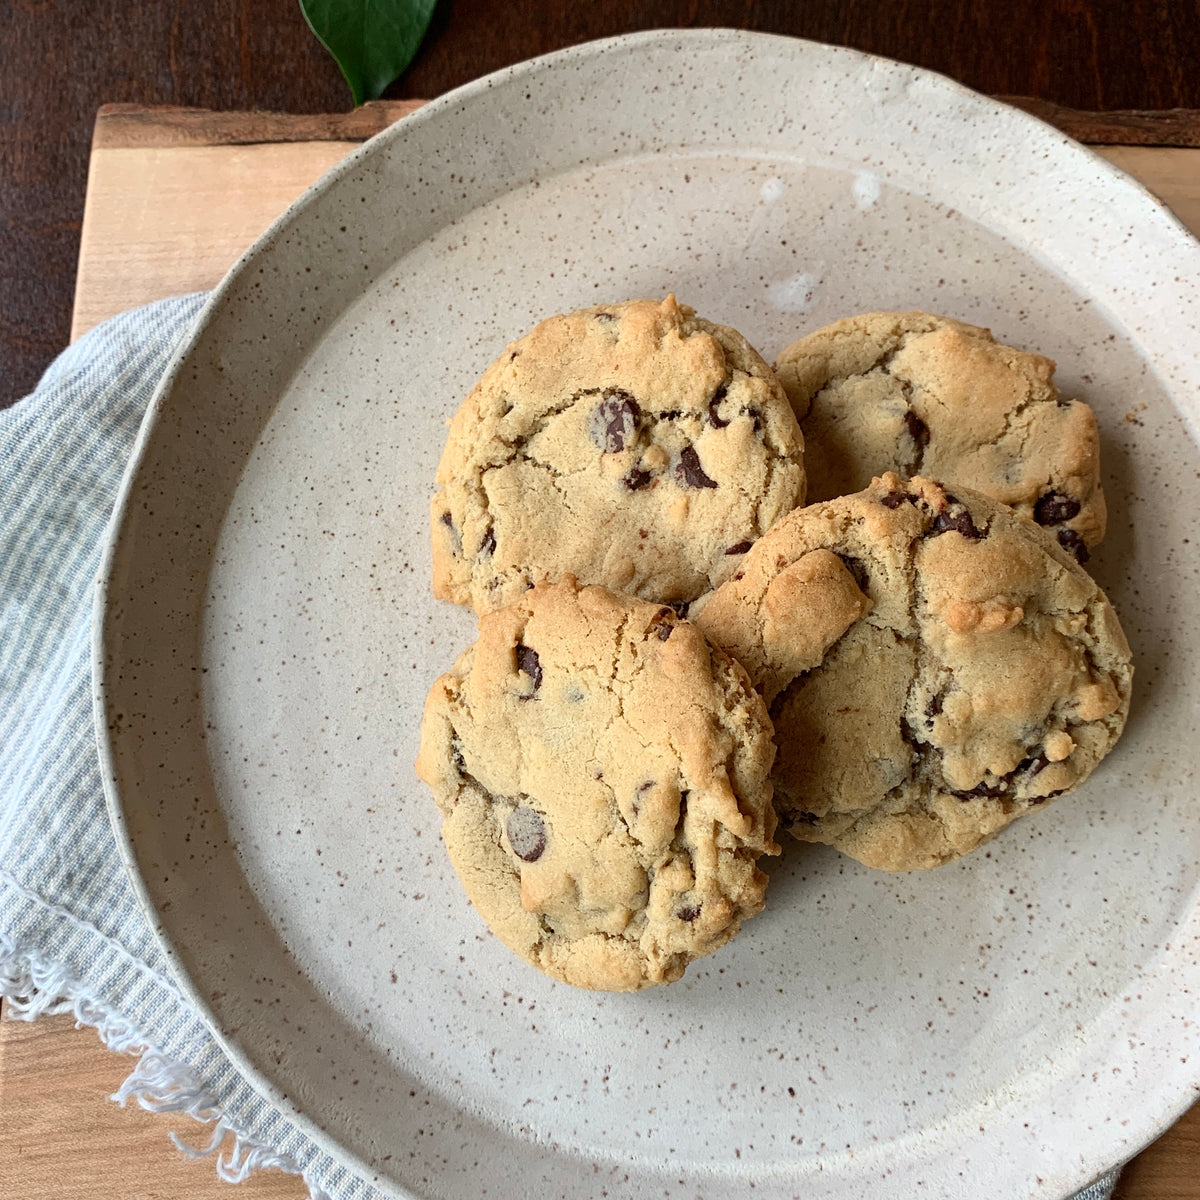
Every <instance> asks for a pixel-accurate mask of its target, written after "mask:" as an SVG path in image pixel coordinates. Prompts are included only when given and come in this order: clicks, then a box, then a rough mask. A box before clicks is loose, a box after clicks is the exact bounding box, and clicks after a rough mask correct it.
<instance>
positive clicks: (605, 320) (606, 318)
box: [596, 312, 617, 325]
mask: <svg viewBox="0 0 1200 1200" xmlns="http://www.w3.org/2000/svg"><path fill="white" fill-rule="evenodd" d="M616 319H617V314H616V313H610V312H598V313H597V314H596V320H597V321H599V322H600V324H601V325H611V324H612V323H613V322H614V321H615V320H616Z"/></svg>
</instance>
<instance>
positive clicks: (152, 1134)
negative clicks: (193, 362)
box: [0, 104, 1200, 1200]
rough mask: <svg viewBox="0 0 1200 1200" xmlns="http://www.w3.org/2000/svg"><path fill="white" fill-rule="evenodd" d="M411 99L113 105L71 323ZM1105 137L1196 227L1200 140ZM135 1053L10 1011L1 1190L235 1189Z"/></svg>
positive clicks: (186, 269)
mask: <svg viewBox="0 0 1200 1200" xmlns="http://www.w3.org/2000/svg"><path fill="white" fill-rule="evenodd" d="M411 107H412V105H411V104H402V105H386V104H385V105H380V106H374V107H373V108H371V109H369V110H368V111H367V112H365V113H362V112H360V113H359V114H356V115H355V116H354V117H353V123H347V122H346V120H345V119H344V118H342V117H328V116H317V117H313V116H296V117H280V116H278V115H270V116H266V117H264V116H263V115H262V114H257V115H255V114H245V113H216V114H214V113H208V114H206V113H203V112H196V111H190V112H183V113H181V112H179V111H178V110H174V111H168V112H158V113H156V112H155V111H152V110H146V109H143V108H140V107H133V108H131V107H127V106H126V107H116V108H110V109H105V110H104V111H102V112H101V113H100V114H99V116H98V118H97V122H96V133H97V136H96V149H95V151H94V153H93V155H92V168H91V184H90V186H89V189H88V195H87V205H86V210H85V215H84V218H83V221H82V232H83V237H82V243H81V251H80V261H79V289H78V294H77V296H76V304H75V314H74V315H75V328H74V330H73V332H74V334H75V335H78V334H79V333H82V332H83V331H84V330H86V329H87V328H89V327H90V326H91V325H92V324H94V323H96V322H97V321H99V320H102V319H104V317H106V316H109V315H111V314H112V313H115V312H119V311H121V310H122V309H125V308H128V307H130V306H131V305H132V304H134V303H138V302H140V301H143V300H149V299H154V298H156V297H157V296H160V295H165V294H169V293H173V292H180V291H188V290H193V289H198V288H207V287H210V286H212V284H214V283H215V282H216V281H217V280H218V279H219V278H220V276H221V275H222V274H223V273H224V271H225V270H226V268H227V267H228V266H229V265H230V264H231V263H232V262H233V260H234V259H235V258H236V257H237V255H238V254H239V253H240V252H241V251H242V250H243V249H245V248H246V247H247V246H248V245H249V244H250V243H251V242H252V241H253V240H254V238H255V237H256V236H257V235H258V233H260V232H261V230H262V229H263V228H264V227H265V226H266V225H267V224H268V223H269V222H270V221H271V220H272V219H273V218H274V217H275V216H276V215H277V214H278V212H279V211H281V210H282V208H283V207H284V206H286V204H287V203H289V202H290V201H291V200H292V199H293V198H294V197H295V196H296V195H298V194H299V193H300V192H301V191H303V189H304V188H305V187H307V186H308V185H309V183H311V182H312V181H313V180H314V179H316V178H317V177H318V176H319V175H320V174H321V173H322V172H323V171H324V170H325V169H326V168H327V167H328V166H330V165H331V164H332V163H333V162H335V161H337V159H338V158H339V157H341V156H342V155H343V154H345V153H347V152H348V151H349V150H350V149H352V148H353V146H354V145H355V144H357V140H359V139H361V137H364V136H368V135H369V134H370V133H373V132H375V127H376V126H378V125H379V124H380V123H381V122H384V123H386V122H387V121H390V120H393V119H397V118H398V117H399V116H402V115H403V114H404V113H405V112H407V111H409V109H410V108H411ZM1070 119H1072V120H1075V119H1077V115H1076V116H1072V117H1071V118H1070ZM1101 152H1102V153H1104V154H1105V155H1106V157H1108V158H1110V159H1111V160H1113V161H1114V162H1116V163H1117V164H1118V165H1120V166H1122V167H1123V168H1124V169H1126V170H1128V171H1130V172H1131V173H1133V174H1135V175H1136V176H1137V177H1138V178H1140V179H1141V180H1142V181H1143V182H1145V183H1146V184H1147V185H1148V186H1149V187H1150V188H1151V189H1152V190H1154V191H1155V192H1156V193H1157V194H1158V195H1159V196H1160V197H1161V198H1162V199H1164V200H1165V201H1166V202H1167V203H1169V204H1170V205H1171V206H1172V207H1173V208H1174V209H1175V211H1176V212H1177V213H1179V215H1180V216H1181V217H1182V218H1183V219H1184V220H1185V222H1186V223H1187V224H1189V226H1190V227H1191V228H1192V229H1193V230H1200V149H1155V148H1150V147H1146V146H1122V147H1106V148H1102V149H1101ZM132 1066H133V1060H132V1059H131V1058H129V1057H125V1056H121V1055H116V1054H111V1053H109V1052H108V1051H107V1050H105V1049H104V1047H103V1046H102V1045H101V1043H100V1041H99V1039H98V1038H97V1036H96V1034H95V1033H94V1032H93V1031H92V1030H89V1029H82V1030H80V1029H76V1028H75V1027H74V1023H73V1021H72V1019H71V1018H70V1017H48V1018H43V1019H41V1020H40V1021H37V1022H35V1023H33V1024H25V1023H23V1022H19V1021H13V1020H9V1019H0V1200H84V1197H87V1198H88V1200H92V1198H93V1197H103V1198H104V1200H176V1198H179V1197H187V1198H188V1200H221V1198H222V1197H225V1198H226V1200H228V1197H229V1196H230V1195H232V1193H230V1192H229V1191H228V1185H227V1184H225V1183H223V1182H221V1181H220V1180H219V1179H218V1177H217V1175H216V1172H215V1171H214V1169H213V1165H212V1160H211V1159H206V1160H201V1161H199V1162H193V1161H191V1160H190V1159H189V1158H187V1157H186V1156H185V1155H184V1154H183V1153H182V1152H181V1151H179V1150H177V1149H176V1148H175V1147H174V1146H173V1145H172V1144H171V1142H170V1141H169V1140H168V1134H169V1133H171V1132H177V1133H178V1134H179V1135H180V1137H181V1138H182V1140H183V1141H184V1142H186V1143H187V1144H189V1145H192V1146H199V1145H204V1144H205V1143H206V1142H207V1136H206V1131H205V1130H204V1129H203V1128H202V1127H200V1126H197V1125H195V1124H194V1123H193V1122H192V1121H191V1120H190V1119H188V1118H181V1117H172V1116H167V1115H162V1114H151V1113H148V1112H145V1111H143V1110H141V1109H139V1108H137V1107H136V1106H132V1105H131V1106H130V1107H128V1108H125V1109H122V1108H119V1107H117V1106H116V1105H115V1104H112V1103H111V1102H110V1101H109V1100H108V1098H107V1097H109V1096H110V1095H111V1094H112V1093H113V1092H114V1091H115V1090H116V1089H117V1087H119V1085H120V1083H121V1081H122V1080H123V1079H124V1078H125V1076H126V1075H127V1074H128V1072H129V1071H130V1070H131V1069H132ZM226 1148H228V1147H226ZM240 1186H241V1189H242V1190H241V1191H239V1192H238V1193H236V1195H237V1196H239V1197H244V1198H245V1200H302V1197H304V1196H305V1195H306V1189H305V1187H304V1185H303V1183H302V1181H300V1180H299V1179H297V1178H295V1177H294V1176H287V1175H284V1174H282V1173H280V1172H273V1171H268V1172H261V1173H258V1174H256V1175H254V1176H252V1177H251V1178H250V1179H249V1180H248V1181H247V1182H246V1183H244V1184H242V1185H240ZM580 1200H583V1198H582V1197H581V1198H580ZM864 1200H869V1197H864ZM1117 1200H1200V1107H1196V1108H1193V1109H1192V1110H1191V1111H1190V1112H1189V1113H1188V1114H1187V1115H1186V1116H1185V1117H1184V1118H1183V1119H1182V1120H1181V1121H1180V1122H1179V1123H1178V1124H1177V1125H1175V1126H1174V1128H1172V1129H1171V1130H1170V1131H1168V1133H1167V1134H1165V1135H1164V1136H1163V1137H1162V1138H1161V1139H1160V1140H1159V1141H1158V1142H1157V1143H1155V1145H1153V1146H1152V1147H1150V1148H1149V1149H1147V1150H1146V1151H1144V1152H1143V1153H1142V1154H1141V1155H1139V1156H1138V1157H1137V1158H1136V1159H1135V1160H1134V1161H1133V1162H1132V1163H1131V1164H1130V1165H1129V1166H1128V1167H1127V1168H1126V1170H1125V1171H1124V1173H1123V1175H1122V1179H1121V1183H1120V1186H1119V1188H1118V1191H1117Z"/></svg>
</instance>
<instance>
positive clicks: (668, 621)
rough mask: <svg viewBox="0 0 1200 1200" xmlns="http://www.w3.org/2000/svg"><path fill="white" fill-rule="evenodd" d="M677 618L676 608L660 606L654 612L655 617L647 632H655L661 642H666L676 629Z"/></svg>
mask: <svg viewBox="0 0 1200 1200" xmlns="http://www.w3.org/2000/svg"><path fill="white" fill-rule="evenodd" d="M676 620H677V618H676V616H675V611H674V609H670V608H660V609H659V610H658V612H657V613H655V614H654V619H653V620H652V621H651V622H650V624H649V625H648V626H647V628H646V632H647V633H652V634H654V636H655V637H657V638H658V640H659V641H660V642H665V641H666V640H667V638H669V637H670V636H671V633H672V632H673V630H674V629H675V622H676Z"/></svg>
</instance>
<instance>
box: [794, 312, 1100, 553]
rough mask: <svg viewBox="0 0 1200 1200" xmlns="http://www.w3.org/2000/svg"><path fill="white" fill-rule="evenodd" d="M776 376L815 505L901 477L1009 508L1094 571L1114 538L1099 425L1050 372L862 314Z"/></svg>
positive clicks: (1007, 353) (967, 338)
mask: <svg viewBox="0 0 1200 1200" xmlns="http://www.w3.org/2000/svg"><path fill="white" fill-rule="evenodd" d="M775 369H776V371H777V373H778V375H779V379H780V382H781V383H782V384H783V386H784V389H785V390H786V391H787V394H788V398H789V399H790V400H791V402H792V406H793V408H794V409H795V411H796V416H797V418H798V419H799V421H800V427H801V429H802V430H803V432H804V439H805V446H806V451H807V454H806V460H805V461H806V466H807V469H808V499H809V501H810V503H811V502H813V501H819V500H829V499H832V498H833V497H834V496H842V495H847V494H848V493H851V492H857V491H859V490H860V489H861V488H864V487H866V486H867V484H868V483H869V482H870V480H871V479H872V477H873V476H875V475H878V474H880V473H881V472H882V471H887V470H894V471H897V472H899V473H900V474H901V475H917V474H921V475H925V476H928V477H933V478H937V479H944V480H946V481H947V482H952V483H958V484H961V485H962V486H963V487H967V488H974V489H975V490H976V491H979V492H982V493H983V494H984V495H985V496H990V497H991V498H992V499H994V500H999V501H1001V502H1002V503H1004V504H1009V505H1012V507H1014V508H1015V509H1017V511H1018V512H1020V513H1022V514H1023V515H1024V516H1026V517H1029V518H1031V519H1032V520H1034V521H1036V522H1037V523H1038V524H1039V525H1042V526H1045V527H1046V528H1048V529H1050V530H1051V531H1052V532H1053V533H1054V535H1055V536H1056V537H1057V538H1058V541H1059V544H1060V545H1062V546H1063V547H1064V548H1065V549H1067V550H1069V551H1070V552H1071V553H1072V554H1074V555H1075V556H1076V558H1078V559H1079V561H1080V562H1086V561H1087V559H1088V547H1089V546H1094V545H1095V544H1096V543H1097V542H1099V541H1100V539H1101V538H1102V537H1103V536H1104V525H1105V507H1104V495H1103V492H1102V491H1101V489H1100V451H1099V444H1098V441H1097V436H1096V418H1095V414H1094V413H1093V412H1092V410H1091V408H1089V407H1088V405H1086V404H1084V403H1083V402H1082V401H1079V400H1066V399H1064V398H1063V397H1062V396H1060V395H1059V392H1058V389H1057V388H1056V387H1055V385H1054V383H1053V375H1054V363H1053V362H1051V361H1050V359H1048V358H1043V357H1042V356H1041V355H1038V354H1030V353H1027V352H1026V351H1023V350H1014V349H1013V348H1012V347H1011V346H1003V345H1001V344H1000V343H998V342H996V341H995V340H994V339H993V338H992V335H991V334H990V333H989V332H988V331H987V330H986V329H979V328H977V327H976V326H974V325H965V324H963V323H962V322H961V321H953V320H950V319H949V318H947V317H935V316H931V315H930V314H929V313H921V312H906V313H889V312H880V313H866V314H863V315H861V316H856V317H847V318H846V319H845V320H842V321H836V322H834V323H833V324H832V325H826V326H825V327H824V328H822V329H818V330H817V331H816V332H815V333H811V334H809V335H808V336H807V337H804V338H801V339H800V340H799V341H797V342H793V343H792V344H791V345H790V346H788V347H787V349H786V350H784V351H783V353H782V354H780V356H779V358H778V360H777V362H776V364H775Z"/></svg>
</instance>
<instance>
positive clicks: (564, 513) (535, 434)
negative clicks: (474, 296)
mask: <svg viewBox="0 0 1200 1200" xmlns="http://www.w3.org/2000/svg"><path fill="white" fill-rule="evenodd" d="M802 449H803V443H802V440H801V437H800V431H799V428H798V427H797V424H796V419H795V417H794V416H793V414H792V410H791V407H790V405H789V404H788V400H787V397H786V396H785V395H784V393H783V390H782V388H781V387H780V386H779V382H778V380H776V378H775V376H774V374H773V373H772V372H771V369H770V368H769V367H768V366H767V365H766V363H765V362H763V360H762V359H761V358H760V357H759V355H758V354H757V353H756V352H755V351H754V350H753V349H752V348H751V346H750V345H749V343H748V342H747V341H746V340H745V339H744V338H743V337H742V336H741V335H740V334H738V333H737V332H735V331H734V330H732V329H728V328H725V327H724V326H721V325H714V324H711V323H710V322H708V321H704V320H702V319H701V318H699V317H697V316H696V315H695V314H694V313H693V312H692V310H691V309H690V308H687V307H685V306H683V305H680V304H677V303H676V302H675V298H674V297H673V296H668V297H667V299H666V300H664V301H662V302H661V303H658V302H656V301H652V300H633V301H629V302H627V303H624V304H612V305H603V306H601V307H598V308H589V309H584V310H582V311H580V312H574V313H570V314H568V315H566V316H557V317H552V318H550V319H549V320H547V321H544V322H542V324H540V325H538V326H537V327H536V328H535V329H534V330H533V331H532V332H531V333H529V334H527V335H526V336H525V337H523V338H521V339H520V340H519V341H516V342H514V343H513V344H512V345H510V346H509V347H508V348H507V349H506V350H505V351H504V353H503V354H502V355H501V356H500V358H499V359H498V360H497V361H496V362H495V363H493V364H492V365H491V366H490V367H489V368H488V369H487V371H486V372H485V373H484V375H483V377H482V379H480V381H479V383H478V384H476V386H475V388H474V389H473V390H472V391H471V393H470V395H469V396H468V397H467V398H466V400H465V401H464V402H463V404H462V406H461V408H460V409H459V411H458V413H457V415H456V416H455V418H454V420H453V422H452V423H451V427H450V435H449V439H448V441H447V444H446V448H445V451H444V453H443V455H442V460H441V463H440V465H439V467H438V475H437V482H438V492H437V494H436V496H435V497H434V499H433V504H432V526H433V585H434V593H435V594H436V595H437V596H438V597H439V598H441V599H447V600H453V601H454V602H455V603H458V604H471V605H474V607H475V610H476V611H477V612H480V613H484V612H488V611H491V610H492V609H495V608H500V607H503V606H504V605H506V604H510V603H512V602H513V601H514V600H516V599H517V598H518V597H519V596H520V595H521V593H522V592H524V591H525V589H526V588H528V587H530V586H531V585H532V584H534V583H538V582H540V581H542V580H544V579H557V578H559V577H561V576H562V575H564V574H567V573H570V574H573V575H575V576H577V577H578V578H579V579H580V580H582V581H583V582H584V583H600V584H604V585H606V586H608V587H612V588H616V589H619V590H622V591H626V592H630V593H632V594H634V595H637V596H641V597H643V598H645V599H650V600H658V601H662V602H666V603H677V602H686V601H690V600H694V599H695V598H696V597H697V596H699V595H700V594H701V593H703V592H705V591H707V590H708V589H709V588H711V587H713V586H715V585H716V584H718V583H720V582H721V581H722V580H724V579H726V578H727V577H728V576H729V575H731V574H732V573H733V571H734V570H735V569H736V565H737V562H738V561H739V559H740V557H741V555H742V554H744V553H745V551H746V550H747V549H748V548H749V547H750V545H751V544H752V543H753V542H754V540H755V539H756V538H758V537H760V536H761V535H762V534H763V533H765V532H766V531H767V530H768V529H769V528H770V527H771V525H772V524H773V523H774V522H775V521H776V520H778V518H779V517H781V516H782V515H783V514H784V513H786V512H788V511H790V510H791V509H792V508H794V507H795V506H796V505H797V504H800V503H803V501H804V468H803V465H802Z"/></svg>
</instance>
